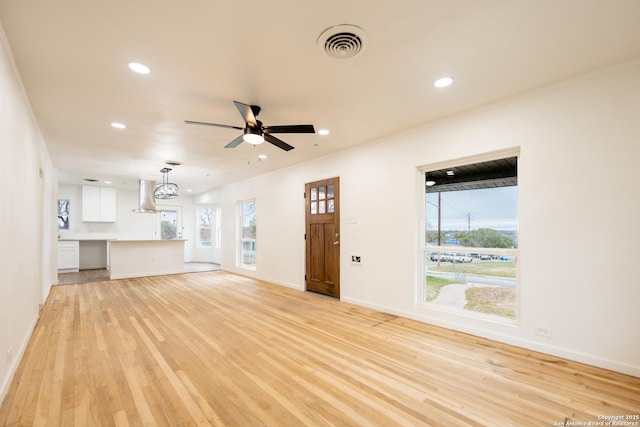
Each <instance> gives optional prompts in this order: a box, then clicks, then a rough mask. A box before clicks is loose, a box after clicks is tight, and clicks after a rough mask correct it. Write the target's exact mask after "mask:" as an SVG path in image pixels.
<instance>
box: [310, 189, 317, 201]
mask: <svg viewBox="0 0 640 427" xmlns="http://www.w3.org/2000/svg"><path fill="white" fill-rule="evenodd" d="M311 200H318V189H317V188H315V187H314V188H312V189H311Z"/></svg>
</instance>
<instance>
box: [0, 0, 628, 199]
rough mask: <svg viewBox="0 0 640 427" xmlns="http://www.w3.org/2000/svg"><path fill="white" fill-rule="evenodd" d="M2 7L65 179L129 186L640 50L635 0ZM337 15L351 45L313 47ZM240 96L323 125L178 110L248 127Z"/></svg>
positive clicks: (208, 177)
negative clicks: (298, 127) (354, 51)
mask: <svg viewBox="0 0 640 427" xmlns="http://www.w3.org/2000/svg"><path fill="white" fill-rule="evenodd" d="M0 21H1V22H2V25H3V26H4V30H5V32H6V36H7V39H8V41H9V44H10V46H11V50H12V51H13V55H14V57H15V62H16V64H17V68H18V71H19V73H20V75H21V78H22V81H23V83H24V86H25V89H26V93H27V96H28V98H29V101H30V103H31V107H32V109H33V112H34V114H35V117H36V119H37V122H38V124H39V126H40V129H41V131H42V134H43V136H44V139H45V141H46V144H47V146H48V148H49V152H50V154H51V156H52V158H53V161H54V165H55V166H56V167H58V168H59V169H60V182H68V183H81V182H82V179H83V178H95V179H99V180H107V179H108V180H111V181H113V182H114V185H118V186H129V187H130V188H132V189H134V188H137V180H138V179H140V178H144V179H155V180H157V181H161V180H162V175H161V173H160V172H159V171H160V169H161V168H163V167H164V166H165V164H164V162H165V161H166V160H177V161H180V162H182V163H183V165H181V166H177V167H175V168H174V170H173V171H172V172H171V173H170V175H169V177H170V180H171V181H174V182H176V183H177V184H178V185H179V186H180V187H181V190H182V189H185V190H186V189H187V188H189V189H192V190H193V191H194V193H197V192H201V191H205V190H207V189H210V188H214V187H217V186H220V185H224V184H226V183H229V182H234V181H237V180H241V179H244V178H247V177H250V176H253V175H257V174H261V173H265V172H267V171H270V170H274V169H279V168H282V167H286V166H288V165H291V164H294V163H299V162H303V161H305V160H309V159H313V158H316V157H319V156H323V155H326V154H328V153H331V152H335V151H337V150H343V149H346V148H348V147H351V146H354V145H357V144H362V143H366V142H369V141H372V140H375V139H378V138H381V137H384V136H387V135H390V134H393V133H397V132H400V131H403V130H405V129H408V128H411V127H414V126H419V125H423V124H426V123H429V122H432V121H434V120H438V119H441V118H444V117H447V116H450V115H452V114H456V113H460V112H463V111H466V110H469V109H471V108H474V107H477V106H480V105H484V104H487V103H490V102H493V101H496V100H499V99H502V98H505V97H509V96H512V95H514V94H518V93H521V92H523V91H527V90H531V89H534V88H537V87H540V86H542V85H546V84H549V83H553V82H555V81H558V80H561V79H565V78H568V77H572V76H575V75H577V74H581V73H584V72H587V71H590V70H593V69H597V68H600V67H604V66H607V65H610V64H615V63H618V62H622V61H625V60H628V59H632V58H636V57H638V56H640V1H638V0H530V1H525V0H395V1H393V2H392V1H380V2H372V1H370V0H339V1H338V0H324V1H321V2H317V1H316V2H307V1H299V0H271V1H266V0H262V1H257V0H244V1H238V0H236V1H232V0H183V1H168V0H163V1H158V0H134V1H132V0H110V1H87V0H58V1H51V0H26V1H19V0H0ZM340 24H352V25H356V26H358V27H360V28H362V29H363V30H364V31H365V33H366V34H367V35H368V42H367V44H366V46H365V49H364V52H363V53H361V54H360V55H359V56H357V57H355V58H352V59H348V60H337V59H333V58H330V57H329V56H327V55H326V54H325V53H324V52H323V51H322V50H321V49H319V48H318V45H317V40H318V37H319V36H320V34H321V33H322V32H323V31H324V30H326V29H327V28H329V27H332V26H336V25H340ZM130 61H138V62H142V63H144V64H146V65H148V66H149V67H151V70H152V71H151V74H149V75H146V76H144V75H138V74H135V73H133V72H131V71H130V70H129V68H128V67H127V64H128V63H129V62H130ZM442 75H452V76H454V77H455V82H454V84H453V85H452V86H450V87H448V88H445V89H436V88H434V87H433V85H432V83H433V81H434V80H435V79H436V78H437V77H439V76H442ZM233 100H238V101H241V102H244V103H247V104H257V105H260V106H261V107H262V113H261V114H260V116H259V119H261V120H262V121H263V122H264V124H265V125H288V124H313V125H315V127H316V130H317V129H321V128H327V129H329V130H330V131H331V133H330V135H328V136H321V135H318V134H301V135H297V134H296V135H294V134H278V135H276V136H278V137H279V138H281V139H283V140H284V141H286V142H288V143H289V144H291V145H293V146H295V149H294V150H292V151H289V152H285V151H282V150H280V149H278V148H276V147H274V146H271V145H269V144H263V145H262V146H258V147H252V146H249V145H247V144H242V145H240V146H239V147H237V148H235V149H225V148H223V147H224V146H225V145H226V144H227V143H228V142H230V141H231V140H232V139H234V138H235V137H236V136H238V135H239V134H240V133H241V131H238V130H233V129H224V128H215V127H205V126H190V125H186V124H184V120H195V121H205V122H215V123H223V124H229V125H235V126H243V125H244V123H243V120H242V117H241V116H240V115H239V113H238V111H237V110H236V108H235V106H234V104H233ZM114 121H116V122H122V123H125V124H126V125H127V129H125V130H117V129H113V128H111V127H110V126H109V124H110V123H111V122H114ZM259 151H261V152H263V153H265V154H267V155H268V159H266V160H262V161H260V162H258V160H257V154H258V152H259Z"/></svg>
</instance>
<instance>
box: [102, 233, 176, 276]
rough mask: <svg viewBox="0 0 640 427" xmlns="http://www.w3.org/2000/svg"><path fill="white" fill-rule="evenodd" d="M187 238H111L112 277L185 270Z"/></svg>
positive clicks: (110, 269)
mask: <svg viewBox="0 0 640 427" xmlns="http://www.w3.org/2000/svg"><path fill="white" fill-rule="evenodd" d="M184 242H185V239H175V240H111V241H109V260H110V265H109V278H110V279H112V280H113V279H125V278H129V277H145V276H159V275H163V274H178V273H184Z"/></svg>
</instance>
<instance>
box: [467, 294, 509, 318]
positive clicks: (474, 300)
mask: <svg viewBox="0 0 640 427" xmlns="http://www.w3.org/2000/svg"><path fill="white" fill-rule="evenodd" d="M465 296H466V298H467V304H466V305H465V306H464V308H465V310H471V311H477V312H479V313H486V314H493V315H495V316H501V317H507V318H509V319H513V318H515V317H516V290H515V289H514V288H500V287H495V288H494V287H482V288H469V289H467V290H466V292H465Z"/></svg>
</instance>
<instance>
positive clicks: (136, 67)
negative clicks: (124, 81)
mask: <svg viewBox="0 0 640 427" xmlns="http://www.w3.org/2000/svg"><path fill="white" fill-rule="evenodd" d="M129 68H131V70H132V71H135V72H136V73H138V74H149V73H150V72H151V68H149V67H147V66H146V65H144V64H140V63H139V62H129Z"/></svg>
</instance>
